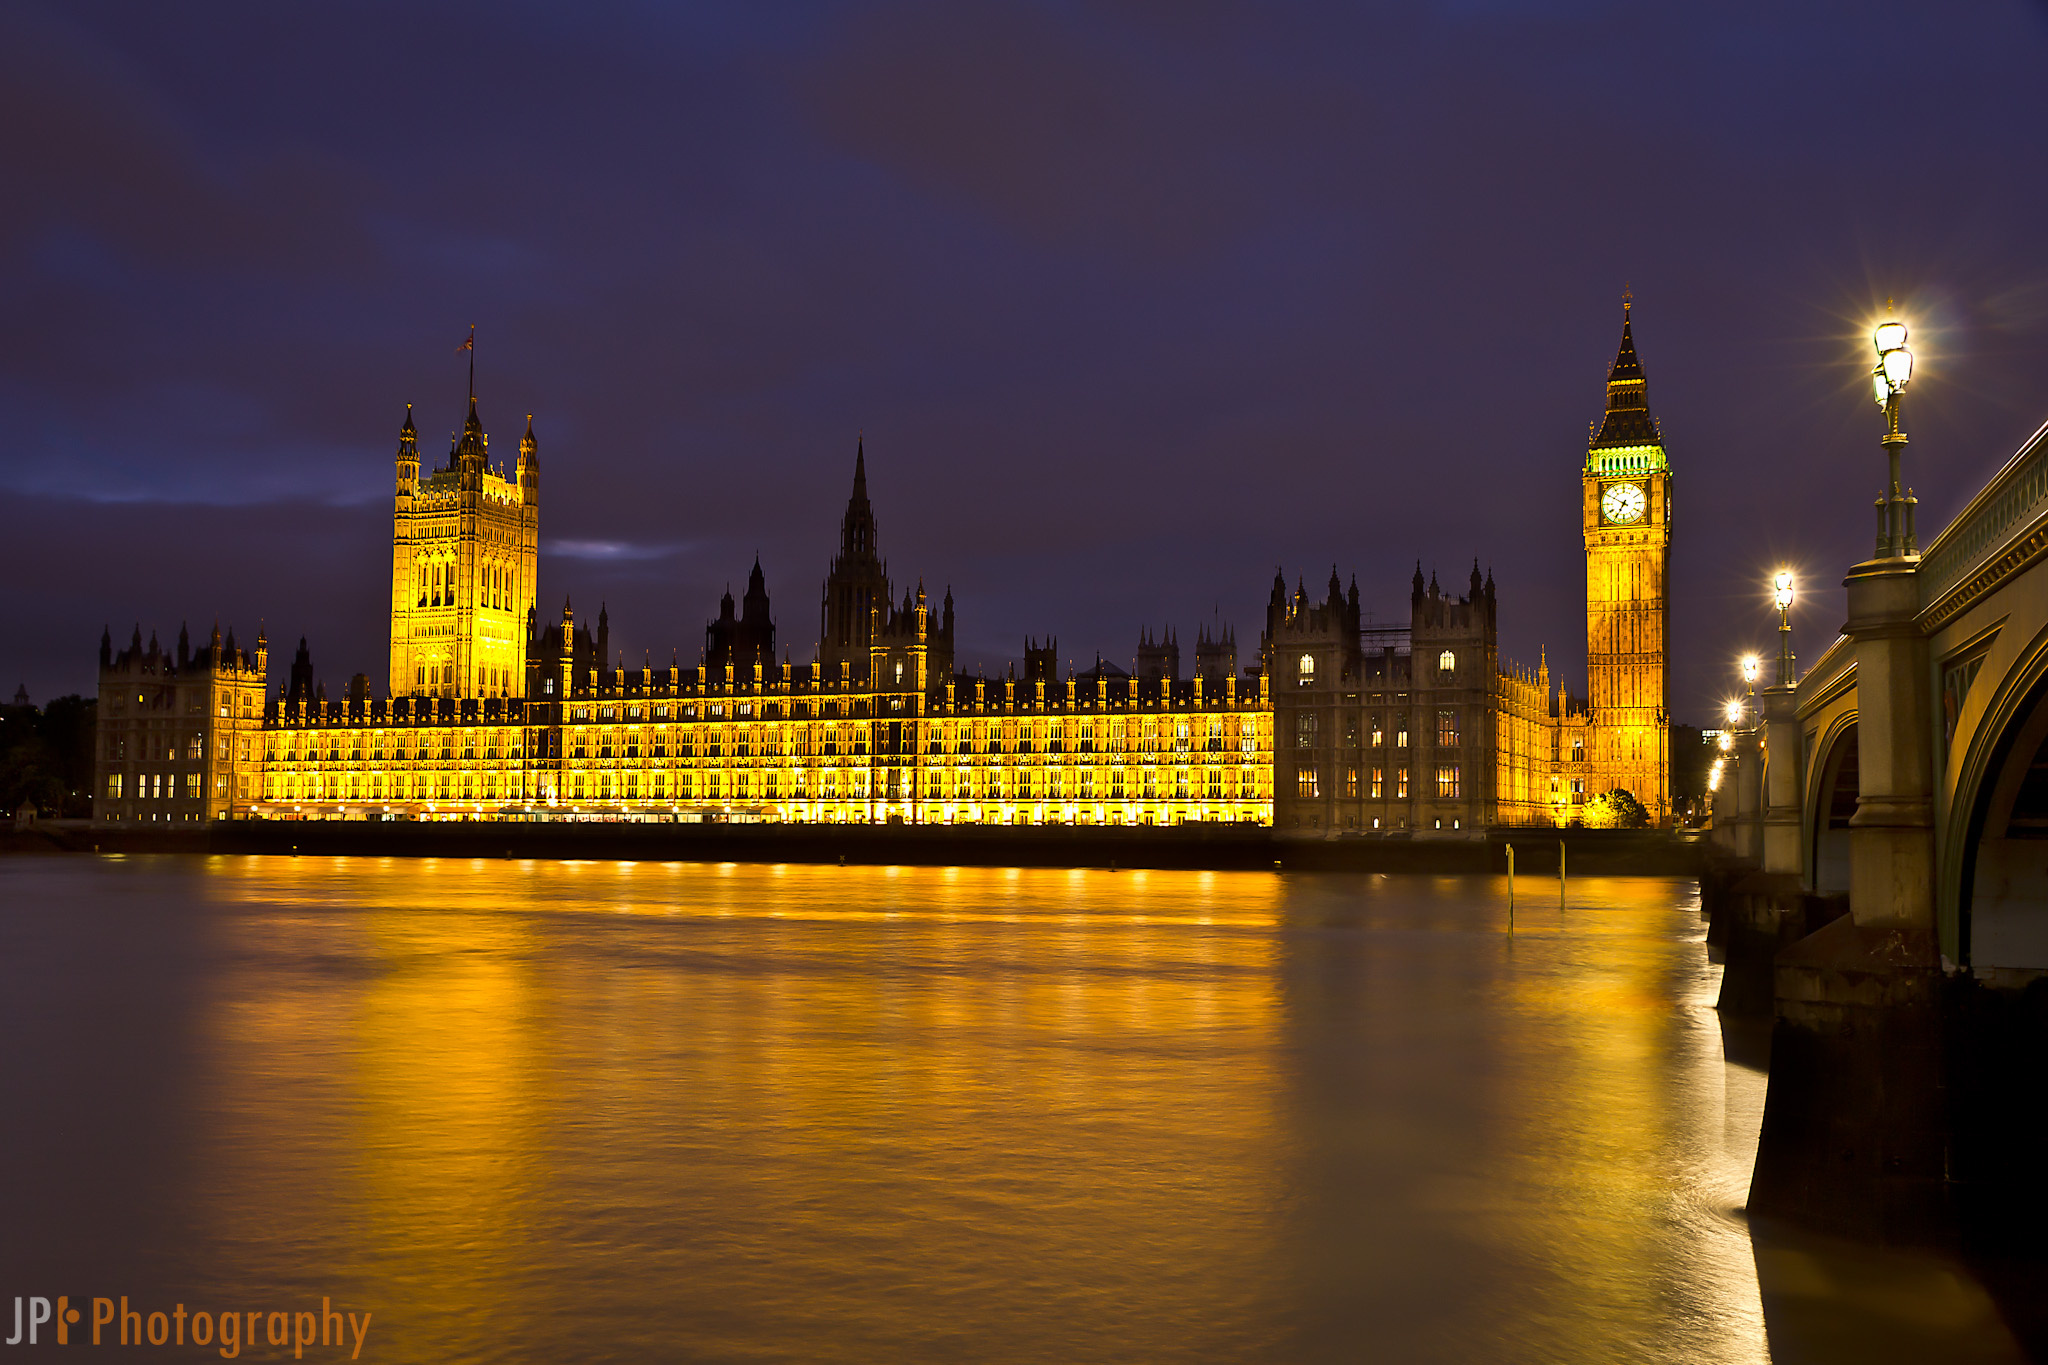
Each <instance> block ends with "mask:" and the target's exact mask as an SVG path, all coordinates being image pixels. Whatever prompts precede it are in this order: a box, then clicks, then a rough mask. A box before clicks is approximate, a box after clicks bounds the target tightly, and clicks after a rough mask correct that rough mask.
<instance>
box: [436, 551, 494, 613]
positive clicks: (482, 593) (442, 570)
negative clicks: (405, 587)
mask: <svg viewBox="0 0 2048 1365" xmlns="http://www.w3.org/2000/svg"><path fill="white" fill-rule="evenodd" d="M480 574H481V579H482V581H481V582H480V583H479V584H478V585H477V605H479V606H483V607H489V608H491V609H493V610H496V611H510V610H511V609H512V604H513V601H514V599H515V596H516V587H515V581H516V580H515V575H514V573H513V569H512V566H511V565H510V564H505V563H500V562H497V561H495V560H493V561H487V562H486V563H485V564H484V565H483V566H482V569H481V570H480ZM414 577H415V582H414V594H413V595H414V597H415V598H416V599H417V600H416V601H415V602H414V605H415V606H417V607H452V606H455V605H457V603H456V596H457V594H456V589H457V587H458V586H459V584H458V583H457V581H456V580H457V578H458V577H459V575H458V574H457V572H456V564H455V561H454V560H452V559H443V558H438V557H437V558H433V559H427V560H422V561H421V562H420V565H419V572H418V574H416V575H415V576H414Z"/></svg>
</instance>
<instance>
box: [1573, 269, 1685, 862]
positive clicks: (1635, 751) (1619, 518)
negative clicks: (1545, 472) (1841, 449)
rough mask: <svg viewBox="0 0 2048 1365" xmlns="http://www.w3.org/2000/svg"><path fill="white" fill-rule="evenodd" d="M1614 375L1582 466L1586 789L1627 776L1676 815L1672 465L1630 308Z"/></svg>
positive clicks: (1656, 811)
mask: <svg viewBox="0 0 2048 1365" xmlns="http://www.w3.org/2000/svg"><path fill="white" fill-rule="evenodd" d="M1631 307H1632V303H1630V302H1624V303H1623V304H1622V317H1621V350H1620V352H1619V353H1618V354H1617V355H1616V356H1615V357H1614V369H1613V371H1612V372H1611V373H1610V374H1609V375H1608V376H1607V412H1606V414H1605V416H1603V417H1602V419H1601V421H1600V424H1599V426H1598V427H1596V428H1595V429H1594V431H1593V439H1592V441H1591V442H1590V443H1589V444H1588V446H1587V449H1586V466H1585V469H1584V470H1583V471H1582V473H1581V481H1582V483H1583V485H1584V487H1583V490H1582V498H1581V506H1580V517H1581V521H1582V524H1583V526H1584V529H1585V537H1586V680H1587V683H1588V685H1589V691H1590V696H1589V698H1588V701H1589V703H1590V711H1591V715H1590V717H1589V719H1590V722H1591V725H1590V729H1591V736H1590V737H1591V739H1592V747H1593V752H1592V753H1589V754H1587V755H1586V759H1587V769H1588V773H1587V775H1588V777H1589V778H1590V779H1591V781H1589V783H1588V784H1587V785H1588V793H1587V794H1588V795H1589V796H1590V795H1595V794H1597V793H1598V792H1602V791H1612V790H1613V789H1615V788H1616V787H1622V788H1626V789H1627V790H1628V791H1630V792H1631V793H1633V794H1634V795H1635V797H1636V799H1637V800H1639V801H1641V802H1642V803H1643V806H1644V808H1645V809H1647V810H1648V811H1649V813H1650V819H1651V820H1652V821H1653V822H1654V823H1656V824H1660V825H1661V824H1666V823H1668V822H1669V820H1670V818H1671V745H1670V736H1669V724H1670V704H1671V687H1670V670H1669V663H1668V648H1669V638H1670V626H1671V596H1670V579H1671V466H1670V464H1669V463H1668V462H1667V461H1666V459H1665V457H1664V437H1663V433H1662V432H1661V431H1660V430H1659V429H1658V426H1657V421H1656V419H1655V418H1654V417H1652V416H1650V404H1649V399H1648V397H1647V395H1646V394H1645V391H1644V380H1643V367H1642V363H1641V362H1640V361H1639V360H1637V359H1636V343H1635V336H1634V332H1633V329H1632V327H1631V320H1630V317H1629V310H1630V308H1631Z"/></svg>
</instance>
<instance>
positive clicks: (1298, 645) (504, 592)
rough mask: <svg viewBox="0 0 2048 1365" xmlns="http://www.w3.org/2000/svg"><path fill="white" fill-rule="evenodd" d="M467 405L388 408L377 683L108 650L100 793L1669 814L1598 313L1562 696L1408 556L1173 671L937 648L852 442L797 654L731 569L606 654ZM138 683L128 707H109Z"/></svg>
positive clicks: (360, 810) (1653, 550)
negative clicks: (652, 648) (1508, 660)
mask: <svg viewBox="0 0 2048 1365" xmlns="http://www.w3.org/2000/svg"><path fill="white" fill-rule="evenodd" d="M487 449H488V444H487V437H486V436H485V435H484V432H483V427H482V423H481V422H480V420H479V419H478V416H477V410H476V400H475V398H474V397H472V398H471V400H470V411H469V418H468V421H467V423H466V424H465V426H464V429H463V431H462V432H461V434H460V435H459V436H458V437H457V438H456V440H455V442H454V444H453V448H452V449H451V450H450V453H449V458H448V463H447V465H446V466H444V467H443V468H441V469H439V470H436V471H435V472H433V473H432V474H430V475H428V476H426V477H424V478H422V476H421V474H420V470H419V455H418V448H417V436H416V433H415V432H414V429H413V425H412V418H411V414H410V412H409V411H408V414H407V417H406V421H405V425H404V427H403V428H402V430H401V432H400V438H399V450H398V459H397V481H396V501H395V507H394V514H393V550H392V598H391V634H390V640H391V653H390V669H389V695H388V696H387V697H385V698H372V697H371V696H370V695H369V691H370V689H369V686H368V680H367V678H365V677H363V676H362V675H360V674H359V675H357V676H356V678H355V679H354V680H353V681H352V682H351V684H350V685H349V687H348V688H347V690H346V693H345V695H344V697H343V698H342V699H341V700H338V701H330V700H328V698H327V696H326V694H325V691H324V689H322V688H321V687H320V686H319V685H318V684H317V682H316V681H315V678H314V674H313V665H312V661H311V658H310V656H309V654H308V652H307V650H306V648H305V644H304V642H303V641H302V642H301V644H300V649H299V653H298V656H297V658H296V659H295V660H294V662H293V665H292V668H291V676H290V681H289V685H288V686H287V688H286V689H285V690H284V691H283V693H282V694H280V695H278V696H276V697H274V698H272V699H271V700H270V701H269V702H268V703H267V704H266V703H265V700H264V695H265V694H264V675H265V669H266V665H267V659H266V654H265V650H264V648H263V645H262V643H261V642H260V641H259V645H258V649H257V652H256V654H255V656H254V657H253V658H252V657H250V656H248V655H246V654H243V653H241V652H239V651H238V650H236V648H235V647H234V644H233V641H232V637H230V639H229V641H228V643H227V644H225V645H223V644H221V642H220V641H219V639H218V638H217V637H216V639H215V640H214V642H213V644H212V645H210V646H209V647H208V649H206V650H204V651H201V652H200V653H199V654H197V655H194V654H191V653H190V652H189V651H188V650H187V649H186V648H185V646H184V645H183V644H182V643H181V646H180V650H179V654H178V656H177V657H176V658H175V659H172V658H171V657H169V656H167V655H165V654H164V653H163V652H162V651H159V650H157V649H156V648H155V646H154V643H152V645H151V647H150V648H149V649H148V650H144V649H143V647H142V644H141V639H140V632H139V629H138V632H137V638H136V641H135V643H134V644H133V645H132V646H131V647H130V648H129V649H128V650H125V651H123V652H122V653H121V654H120V656H119V657H118V659H117V658H115V657H114V656H113V654H112V653H111V650H110V648H109V647H108V646H106V645H104V644H103V646H102V651H101V656H102V657H101V675H100V695H101V701H102V708H101V712H100V715H101V724H100V729H101V734H100V769H101V770H100V774H99V786H98V790H99V793H100V798H101V800H100V805H99V806H98V807H97V808H96V818H97V819H99V820H101V821H102V822H106V823H115V822H135V821H158V820H177V821H193V820H212V819H238V818H248V817H259V818H287V819H290V818H299V819H309V818H310V819H335V818H341V819H570V820H577V819H626V820H668V821H749V822H751V821H805V822H823V823H888V822H899V821H900V822H903V823H917V824H924V823H931V824H981V825H987V824H1005V825H1009V824H1094V825H1146V824H1153V825H1165V824H1182V823H1189V822H1202V821H1227V822H1237V823H1244V822H1249V823H1256V824H1270V825H1275V826H1277V827H1279V828H1280V829H1281V830H1282V831H1284V832H1286V833H1288V834H1290V835H1294V836H1300V837H1344V836H1347V835H1356V836H1359V837H1372V836H1373V835H1375V834H1377V835H1379V836H1382V837H1390V836H1391V837H1399V836H1408V837H1417V836H1421V837H1439V836H1441V837H1459V836H1470V835H1472V834H1476V833H1478V832H1480V831H1483V830H1485V829H1486V828H1488V827H1491V826H1495V825H1544V824H1564V823H1569V822H1571V821H1573V820H1574V819H1576V818H1578V817H1579V816H1580V815H1581V814H1582V808H1583V807H1584V806H1585V805H1586V803H1587V802H1589V801H1590V800H1591V799H1592V798H1594V797H1596V796H1597V795H1599V794H1600V793H1601V792H1603V791H1607V790H1609V789H1611V788H1614V787H1627V788H1628V789H1629V790H1630V791H1632V792H1634V793H1635V794H1636V795H1637V796H1638V797H1639V798H1640V799H1641V800H1642V801H1643V803H1644V805H1645V806H1646V807H1647V808H1648V809H1649V810H1650V812H1651V815H1652V817H1653V818H1655V819H1657V820H1659V821H1660V822H1661V821H1663V820H1665V819H1668V813H1669V780H1668V771H1669V768H1668V762H1669V758H1668V749H1667V744H1666V740H1665V733H1666V732H1665V724H1666V709H1665V708H1666V705H1667V679H1666V671H1665V662H1664V648H1665V639H1666V635H1667V629H1666V626H1667V622H1668V619H1669V602H1668V596H1667V590H1666V583H1667V569H1668V563H1669V545H1670V531H1669V527H1670V474H1669V468H1668V465H1667V464H1666V463H1665V459H1664V452H1663V446H1662V443H1661V438H1660V437H1659V435H1658V433H1657V430H1656V425H1655V423H1654V421H1653V420H1652V419H1651V418H1650V416H1649V411H1648V407H1647V404H1646V403H1645V401H1644V399H1643V383H1642V370H1641V367H1640V365H1639V364H1638V363H1637V361H1636V356H1635V346H1634V341H1633V338H1632V335H1631V333H1630V331H1629V327H1628V325H1627V323H1626V321H1625V322H1624V326H1623V332H1622V343H1621V351H1620V354H1619V356H1618V357H1617V359H1616V361H1615V365H1614V369H1613V373H1612V377H1611V378H1610V380H1609V384H1608V411H1607V414H1606V419H1605V421H1604V422H1603V423H1602V424H1601V425H1600V426H1599V428H1598V429H1597V430H1596V431H1595V433H1594V439H1593V441H1592V443H1591V447H1590V449H1589V453H1588V457H1587V463H1586V466H1585V469H1584V474H1583V478H1584V492H1585V525H1584V535H1585V546H1586V556H1587V635H1588V656H1589V672H1590V678H1591V683H1592V697H1591V700H1590V705H1581V704H1577V703H1575V702H1574V701H1573V700H1572V698H1570V697H1569V696H1568V695H1567V694H1566V693H1565V692H1564V691H1563V689H1561V688H1560V689H1557V690H1555V691H1553V689H1552V680H1551V677H1550V672H1549V666H1548V663H1547V661H1545V662H1544V663H1542V664H1539V666H1538V667H1537V669H1536V670H1534V671H1533V672H1532V671H1530V670H1527V669H1523V668H1519V667H1517V666H1515V665H1513V664H1503V662H1502V661H1501V659H1500V657H1499V650H1498V645H1497V634H1496V624H1497V606H1496V594H1495V588H1494V584H1493V580H1492V576H1491V574H1487V575H1484V576H1482V575H1481V573H1480V570H1479V566H1478V564H1477V563H1476V562H1475V563H1474V565H1473V568H1472V574H1471V578H1470V580H1469V583H1468V584H1467V585H1466V591H1465V592H1464V593H1462V594H1457V593H1452V592H1447V591H1445V590H1444V589H1443V588H1442V587H1440V586H1439V584H1438V583H1437V581H1436V579H1435V576H1434V575H1433V574H1432V575H1431V576H1430V578H1429V579H1428V580H1427V581H1426V582H1425V580H1424V577H1423V574H1422V569H1421V566H1420V565H1418V566H1417V568H1416V572H1415V576H1414V578H1413V581H1412V583H1411V588H1410V601H1409V609H1410V610H1409V621H1408V624H1407V625H1406V626H1403V627H1370V628H1368V627H1365V626H1363V625H1362V624H1361V619H1360V610H1359V596H1358V587H1357V583H1356V581H1355V579H1354V581H1353V582H1352V583H1351V585H1350V587H1349V588H1348V590H1347V589H1346V588H1345V587H1344V586H1343V585H1342V583H1341V582H1340V580H1339V578H1338V576H1337V574H1336V572H1335V571H1334V570H1333V571H1332V573H1331V577H1330V581H1329V588H1328V592H1327V594H1326V596H1325V597H1324V598H1323V599H1322V600H1321V601H1311V600H1310V598H1309V597H1308V595H1307V592H1306V590H1305V589H1304V588H1303V587H1302V586H1300V585H1299V584H1297V587H1296V589H1295V591H1294V592H1293V593H1292V594H1290V593H1288V591H1287V588H1286V582H1285V579H1284V578H1281V577H1277V576H1276V578H1275V580H1274V583H1273V589H1272V593H1271V596H1270V599H1269V601H1268V604H1267V610H1266V622H1265V629H1264V631H1263V632H1262V633H1261V637H1260V649H1259V656H1258V659H1257V660H1256V661H1254V662H1253V663H1252V665H1251V666H1250V667H1246V668H1243V669H1242V670H1240V668H1239V666H1238V659H1237V646H1236V639H1235V636H1234V634H1233V633H1232V632H1230V631H1229V630H1228V629H1227V628H1219V629H1218V630H1217V631H1216V632H1215V633H1214V634H1212V633H1211V632H1210V631H1209V630H1208V629H1207V628H1204V629H1203V630H1202V631H1200V632H1199V633H1198V636H1197V640H1196V645H1195V658H1194V669H1193V672H1192V676H1189V677H1183V676H1181V663H1180V646H1179V642H1178V638H1177V636H1176V635H1175V634H1174V633H1173V632H1172V631H1171V630H1170V629H1169V630H1164V631H1161V632H1159V633H1157V634H1156V635H1155V634H1153V633H1152V632H1150V631H1147V632H1145V633H1143V634H1142V635H1141V638H1140V642H1139V647H1138V651H1137V656H1136V660H1135V663H1136V671H1135V673H1125V672H1123V671H1122V670H1121V669H1119V668H1117V667H1115V666H1114V665H1111V664H1107V663H1104V662H1103V661H1102V660H1101V659H1099V658H1098V659H1097V661H1096V665H1095V667H1094V668H1092V669H1090V670H1089V671H1087V672H1086V673H1083V674H1080V675H1078V676H1077V675H1075V674H1073V673H1071V672H1069V674H1068V675H1067V676H1066V677H1064V678H1062V677H1059V676H1057V672H1058V670H1057V665H1056V662H1055V661H1056V659H1057V655H1058V652H1057V646H1056V645H1055V644H1054V643H1053V642H1051V641H1047V642H1046V643H1045V645H1044V646H1043V647H1040V646H1038V645H1036V644H1035V643H1028V644H1027V647H1026V650H1025V657H1024V663H1023V676H1022V677H1018V676H1017V674H1016V669H1015V666H1012V667H1011V668H1010V670H1009V671H1008V672H1007V673H1006V675H1005V676H1004V677H1002V678H1000V679H984V678H980V677H974V676H969V675H967V674H965V673H961V672H959V671H957V670H956V668H955V663H954V649H953V638H954V609H953V599H952V594H951V592H950V591H948V592H947V593H946V594H945V597H944V600H943V604H942V605H940V606H934V605H932V604H931V603H930V602H928V600H927V598H926V594H925V589H924V586H923V584H921V583H920V584H919V585H917V587H916V588H914V589H905V590H904V591H903V592H902V593H901V594H900V596H899V595H898V593H897V591H896V589H895V588H894V587H892V585H891V583H890V581H889V577H888V571H887V564H886V561H885V560H883V558H882V557H881V552H880V543H879V541H880V536H879V531H878V528H877V519H876V517H875V513H874V508H873V506H872V504H871V502H870V499H869V495H868V487H867V469H866V453H865V450H864V449H863V450H857V451H856V454H855V464H854V480H853V490H852V494H851V496H850V497H849V499H848V501H847V505H846V510H845V512H844V514H843V516H842V518H841V523H840V537H839V548H838V553H837V555H836V556H835V558H834V559H833V561H832V564H831V568H830V570H829V572H828V574H827V576H826V578H825V580H824V583H823V585H822V591H821V603H820V610H819V647H818V653H817V655H816V657H815V658H813V659H812V660H811V661H809V662H804V663H797V664H792V663H790V662H789V661H788V659H787V657H786V656H785V657H784V658H783V659H782V660H781V661H779V662H778V661H777V658H776V628H775V622H774V617H773V613H772V610H771V604H770V602H769V597H768V590H767V585H766V578H765V575H764V574H763V572H762V569H761V566H760V564H759V562H758V561H757V562H756V563H755V565H754V568H753V571H752V573H751V575H750V576H749V580H748V585H747V590H746V593H745V595H744V597H743V599H742V601H741V603H739V604H738V605H737V606H736V604H735V603H734V601H733V599H732V596H731V594H730V593H728V594H727V595H726V598H725V600H724V602H723V604H722V610H721V614H720V616H719V617H718V619H717V620H716V621H715V622H713V623H712V625H711V626H710V627H709V629H708V630H707V632H706V638H705V652H704V655H703V662H702V664H700V665H699V666H698V667H695V668H681V667H670V668H666V669H653V668H645V667H643V668H639V669H622V668H619V667H616V666H615V665H614V660H613V656H612V653H611V646H610V638H609V633H610V625H609V620H608V616H607V614H606V613H605V612H604V611H602V610H601V611H600V612H599V613H598V616H597V620H596V622H595V626H594V628H593V627H592V626H591V625H589V624H578V622H577V620H576V616H575V612H574V610H573V608H572V607H571V606H570V605H569V604H568V603H566V602H565V603H564V606H563V608H562V613H561V616H560V618H559V620H550V621H547V622H545V623H543V622H542V621H541V620H540V619H539V617H538V614H537V612H536V611H535V602H536V595H535V581H536V579H535V576H536V573H537V569H538V552H539V510H540V485H539V479H540V473H539V460H538V454H537V446H536V443H535V441H534V438H533V430H532V421H531V419H530V418H529V419H528V423H527V434H526V438H525V439H524V440H523V441H522V442H521V445H520V454H519V460H518V463H517V466H516V468H515V470H514V473H513V477H512V478H510V479H507V478H505V477H503V476H502V474H501V473H499V472H496V471H493V470H492V468H491V467H490V465H489V462H488V459H487ZM131 696H132V697H133V698H134V699H135V700H133V701H130V700H129V698H130V697H131Z"/></svg>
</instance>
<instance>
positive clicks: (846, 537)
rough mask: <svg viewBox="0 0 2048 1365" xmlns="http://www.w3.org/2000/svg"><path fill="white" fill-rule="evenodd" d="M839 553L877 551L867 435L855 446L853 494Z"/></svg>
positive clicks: (842, 526) (841, 525)
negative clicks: (869, 497) (870, 501)
mask: <svg viewBox="0 0 2048 1365" xmlns="http://www.w3.org/2000/svg"><path fill="white" fill-rule="evenodd" d="M839 553H840V554H841V555H842V556H845V557H849V558H853V557H864V556H872V555H873V554H874V553H875V509H874V508H873V507H872V506H871V505H870V504H869V502H868V453H867V439H866V438H865V437H861V438H859V439H857V440H856V441H855V443H854V447H853V494H852V496H851V497H849V498H847V500H846V516H845V517H844V518H843V519H841V521H840V523H839Z"/></svg>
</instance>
